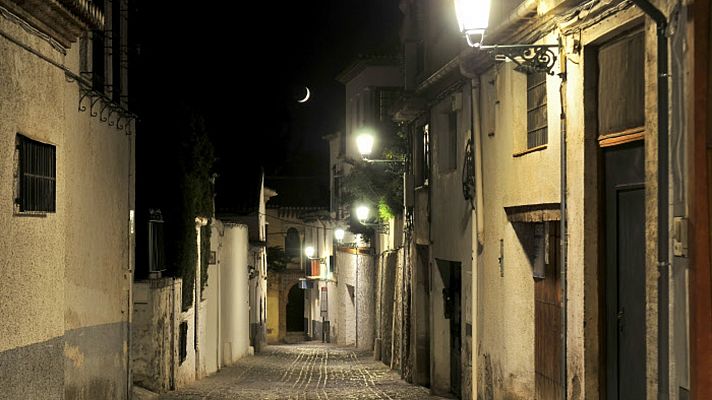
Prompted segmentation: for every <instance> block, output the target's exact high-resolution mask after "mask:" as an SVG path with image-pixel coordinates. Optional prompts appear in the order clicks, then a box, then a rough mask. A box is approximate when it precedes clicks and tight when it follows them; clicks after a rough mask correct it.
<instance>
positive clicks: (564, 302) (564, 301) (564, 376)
mask: <svg viewBox="0 0 712 400" xmlns="http://www.w3.org/2000/svg"><path fill="white" fill-rule="evenodd" d="M559 41H560V42H561V39H559ZM559 49H560V50H559V51H560V57H559V58H560V59H561V70H560V72H559V77H560V78H561V86H559V96H560V103H561V104H560V106H561V114H560V118H561V125H560V134H559V136H560V141H561V143H560V152H561V153H560V159H561V165H560V169H561V171H560V172H561V202H560V206H561V209H560V219H559V222H560V228H559V237H560V239H559V240H560V242H561V243H560V244H561V251H560V253H561V254H560V257H561V271H560V274H561V361H560V362H561V394H562V397H563V398H564V400H566V399H567V397H568V386H569V385H568V364H567V359H568V357H567V354H568V349H567V342H566V338H567V336H568V335H567V333H568V320H567V316H568V291H567V290H568V284H567V280H566V269H567V266H568V264H567V259H568V257H567V254H566V251H567V249H568V240H567V238H568V232H567V213H566V189H567V182H566V169H567V162H566V161H567V159H566V48H565V46H563V45H560V46H559Z"/></svg>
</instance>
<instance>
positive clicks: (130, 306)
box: [126, 135, 136, 400]
mask: <svg viewBox="0 0 712 400" xmlns="http://www.w3.org/2000/svg"><path fill="white" fill-rule="evenodd" d="M126 136H127V138H128V142H129V143H128V144H129V159H128V164H129V165H128V167H129V168H128V182H127V183H128V202H127V204H128V206H129V237H128V246H129V248H128V263H129V264H128V272H127V275H128V278H127V279H128V299H127V303H128V304H127V306H128V308H127V310H126V312H127V323H126V326H127V327H128V329H127V330H126V333H127V335H126V347H127V348H128V352H127V354H126V386H127V387H126V390H127V398H128V399H129V400H131V399H132V398H133V376H132V371H131V364H132V358H131V330H132V329H133V328H132V326H131V325H132V323H133V282H134V268H133V263H134V253H133V249H134V234H135V226H136V217H135V216H136V212H135V210H134V208H133V206H134V205H133V204H132V200H133V199H132V195H133V193H132V192H131V179H132V178H133V170H132V168H131V164H132V160H133V157H134V155H133V141H132V138H133V136H132V135H126Z"/></svg>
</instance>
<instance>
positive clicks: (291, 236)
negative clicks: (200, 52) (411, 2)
mask: <svg viewBox="0 0 712 400" xmlns="http://www.w3.org/2000/svg"><path fill="white" fill-rule="evenodd" d="M301 247H302V246H301V243H300V240H299V231H298V230H296V229H295V228H289V229H287V236H286V237H285V238H284V249H285V252H286V253H287V256H289V257H299V253H300V248H301Z"/></svg>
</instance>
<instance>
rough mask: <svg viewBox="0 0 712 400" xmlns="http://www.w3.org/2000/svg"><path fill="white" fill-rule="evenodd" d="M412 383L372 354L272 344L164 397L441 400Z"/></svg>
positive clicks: (198, 399) (325, 346) (324, 346)
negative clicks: (402, 378) (404, 379)
mask: <svg viewBox="0 0 712 400" xmlns="http://www.w3.org/2000/svg"><path fill="white" fill-rule="evenodd" d="M440 398H441V397H437V396H431V395H429V394H428V389H426V388H424V387H421V386H415V385H410V384H408V383H406V382H405V381H403V380H401V379H400V377H399V376H398V374H397V373H396V372H394V371H391V370H389V369H388V367H387V366H386V365H384V364H383V363H381V362H378V361H374V360H373V356H372V353H371V352H365V351H356V350H354V349H353V348H351V347H340V346H335V345H329V344H322V343H314V344H312V343H300V344H293V345H279V346H269V347H267V348H266V349H265V350H263V351H262V352H261V353H259V354H257V355H255V356H254V357H246V358H243V359H241V360H240V361H238V362H237V363H236V364H235V365H234V366H232V367H227V368H224V369H222V370H221V371H220V372H218V373H217V374H215V375H213V376H211V377H209V378H206V379H203V380H200V381H198V382H196V383H195V384H193V385H190V386H188V387H186V388H184V389H181V390H178V391H175V392H170V393H166V394H165V395H163V396H162V397H159V399H160V400H177V399H180V400H218V399H324V400H326V399H440Z"/></svg>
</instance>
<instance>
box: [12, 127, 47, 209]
mask: <svg viewBox="0 0 712 400" xmlns="http://www.w3.org/2000/svg"><path fill="white" fill-rule="evenodd" d="M17 150H18V187H17V199H16V203H17V205H18V206H19V211H20V212H45V213H47V212H49V213H53V212H55V210H56V199H55V196H56V190H57V186H56V175H57V161H56V149H55V147H54V146H52V145H50V144H46V143H41V142H38V141H36V140H32V139H29V138H27V137H25V136H22V135H19V134H18V135H17Z"/></svg>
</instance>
